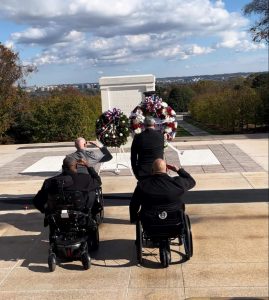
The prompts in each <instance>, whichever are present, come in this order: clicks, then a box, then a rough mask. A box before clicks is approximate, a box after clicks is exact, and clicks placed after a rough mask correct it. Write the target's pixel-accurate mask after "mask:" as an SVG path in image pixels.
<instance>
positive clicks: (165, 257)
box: [136, 210, 193, 268]
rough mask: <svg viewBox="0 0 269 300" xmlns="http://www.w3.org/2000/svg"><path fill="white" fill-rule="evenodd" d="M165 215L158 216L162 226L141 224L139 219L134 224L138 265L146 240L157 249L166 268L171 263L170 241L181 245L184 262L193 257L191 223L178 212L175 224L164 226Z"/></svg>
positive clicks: (187, 217) (182, 213) (140, 262)
mask: <svg viewBox="0 0 269 300" xmlns="http://www.w3.org/2000/svg"><path fill="white" fill-rule="evenodd" d="M166 216H167V213H166V211H165V210H163V211H161V212H160V213H159V214H158V217H159V218H160V219H161V220H163V221H164V222H163V224H153V225H152V224H147V225H146V224H145V222H144V226H143V224H142V221H141V218H140V217H139V219H138V220H137V222H136V253H137V261H138V263H139V264H140V265H142V263H143V245H144V244H146V242H147V241H148V240H150V241H151V242H153V244H154V245H156V247H157V246H158V247H159V255H160V261H161V265H162V266H163V267H164V268H167V267H168V266H169V264H170V263H171V250H170V242H171V240H175V239H178V241H179V243H178V244H179V246H180V245H183V246H184V250H185V257H184V259H185V261H187V260H189V259H190V258H191V257H192V255H193V241H192V232H191V223H190V219H189V216H188V215H187V214H185V213H184V212H180V219H179V220H178V222H177V223H175V224H168V225H167V224H165V218H166Z"/></svg>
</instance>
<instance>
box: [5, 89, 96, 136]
mask: <svg viewBox="0 0 269 300" xmlns="http://www.w3.org/2000/svg"><path fill="white" fill-rule="evenodd" d="M100 113H101V99H100V96H88V95H85V94H81V93H80V92H78V91H75V90H70V89H68V90H64V91H62V92H53V93H52V94H51V95H50V96H49V97H48V96H46V97H43V98H34V99H30V100H29V103H28V109H27V110H26V109H24V110H23V112H22V113H18V114H17V116H16V122H15V124H14V125H13V126H12V127H11V130H10V134H11V135H12V136H13V137H14V139H15V140H16V142H52V141H70V140H73V139H75V138H77V137H78V136H84V137H85V138H86V139H92V138H94V137H95V121H96V119H97V118H98V116H99V115H100ZM22 139H23V140H22Z"/></svg>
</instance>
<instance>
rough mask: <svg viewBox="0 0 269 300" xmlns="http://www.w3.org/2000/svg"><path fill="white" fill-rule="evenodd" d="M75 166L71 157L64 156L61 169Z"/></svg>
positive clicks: (74, 160) (75, 161)
mask: <svg viewBox="0 0 269 300" xmlns="http://www.w3.org/2000/svg"><path fill="white" fill-rule="evenodd" d="M76 164H77V160H76V159H75V158H74V157H72V156H70V155H69V156H66V157H65V159H64V160H63V168H65V169H70V167H72V166H74V165H76Z"/></svg>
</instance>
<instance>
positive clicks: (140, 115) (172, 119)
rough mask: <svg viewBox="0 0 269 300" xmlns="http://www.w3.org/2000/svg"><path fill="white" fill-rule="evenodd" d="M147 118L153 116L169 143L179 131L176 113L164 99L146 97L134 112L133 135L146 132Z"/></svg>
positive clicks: (131, 116)
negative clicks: (145, 122)
mask: <svg viewBox="0 0 269 300" xmlns="http://www.w3.org/2000/svg"><path fill="white" fill-rule="evenodd" d="M146 116H152V117H153V118H154V119H155V122H156V128H157V130H159V131H161V132H162V133H163V134H165V135H166V139H167V140H168V141H171V140H173V139H174V138H175V136H176V130H177V121H176V112H175V111H174V110H173V109H172V108H171V107H170V106H168V104H167V103H166V102H164V101H163V100H162V98H159V97H158V96H156V95H152V96H148V97H145V99H144V100H142V102H141V103H140V104H139V105H138V106H137V107H136V108H135V109H134V110H133V111H132V113H131V115H130V127H131V130H132V132H133V134H138V133H140V132H142V131H143V130H144V124H143V121H144V119H145V117H146Z"/></svg>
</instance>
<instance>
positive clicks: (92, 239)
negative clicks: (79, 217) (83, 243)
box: [88, 227, 99, 251]
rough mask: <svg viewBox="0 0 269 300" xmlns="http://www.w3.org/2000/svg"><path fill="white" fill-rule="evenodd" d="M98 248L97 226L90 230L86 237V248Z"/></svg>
mask: <svg viewBox="0 0 269 300" xmlns="http://www.w3.org/2000/svg"><path fill="white" fill-rule="evenodd" d="M98 248H99V229H98V227H97V228H96V229H95V230H93V231H91V232H90V236H89V237H88V250H93V251H95V250H97V249H98Z"/></svg>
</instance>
